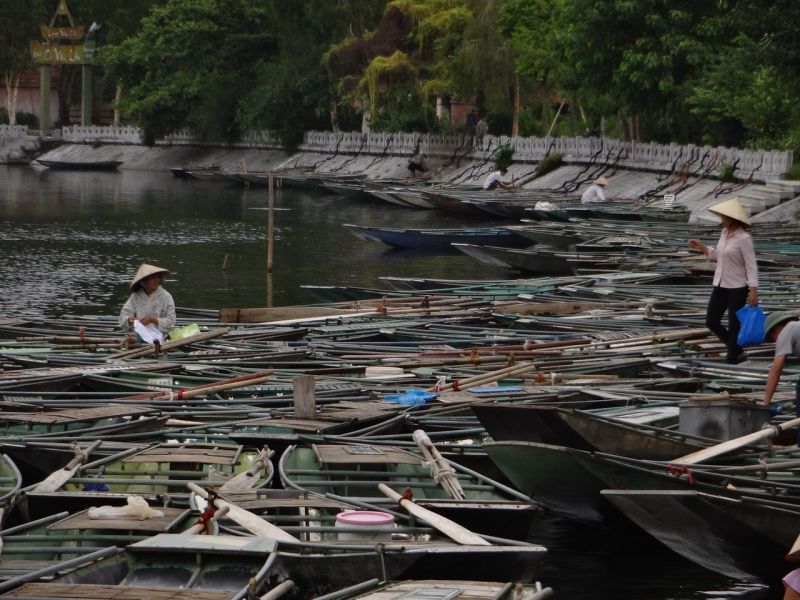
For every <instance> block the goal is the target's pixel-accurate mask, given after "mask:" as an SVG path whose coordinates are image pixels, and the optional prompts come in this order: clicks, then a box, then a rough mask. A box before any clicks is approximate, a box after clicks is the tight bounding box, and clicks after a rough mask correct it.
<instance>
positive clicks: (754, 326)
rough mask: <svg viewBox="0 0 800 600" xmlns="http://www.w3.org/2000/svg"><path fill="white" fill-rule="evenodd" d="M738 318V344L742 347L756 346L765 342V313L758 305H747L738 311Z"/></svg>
mask: <svg viewBox="0 0 800 600" xmlns="http://www.w3.org/2000/svg"><path fill="white" fill-rule="evenodd" d="M736 318H737V319H739V337H738V338H736V343H737V344H739V345H740V346H743V347H744V346H755V345H756V344H761V343H762V342H763V341H764V333H765V332H764V321H766V320H767V317H766V316H764V311H763V310H761V307H760V306H758V305H755V306H750V305H749V304H745V305H744V306H743V307H742V308H740V309H739V310H737V311H736Z"/></svg>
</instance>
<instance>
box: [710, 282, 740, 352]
mask: <svg viewBox="0 0 800 600" xmlns="http://www.w3.org/2000/svg"><path fill="white" fill-rule="evenodd" d="M747 291H748V290H747V287H741V288H723V287H719V286H714V287H713V288H712V289H711V298H709V299H708V309H707V310H706V327H708V328H709V329H710V330H711V331H712V332H713V333H714V334H715V335H716V336H717V337H718V338H719V339H720V341H721V342H722V343H723V344H725V345H726V346H727V347H728V353H727V355H726V356H725V362H727V363H730V364H732V365H733V364H736V358H737V357H738V356H739V355H740V354H741V353H742V348H741V346H739V344H737V343H736V339H737V338H738V337H739V319H738V318H737V317H736V311H737V310H739V309H740V308H742V307H743V306H744V304H745V302H747ZM726 310H727V311H728V328H727V329H726V328H725V326H724V325H723V324H722V315H724V314H725V311H726Z"/></svg>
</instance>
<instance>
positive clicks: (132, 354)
mask: <svg viewBox="0 0 800 600" xmlns="http://www.w3.org/2000/svg"><path fill="white" fill-rule="evenodd" d="M229 332H230V328H229V327H222V328H219V329H211V330H210V331H203V332H200V333H198V334H196V335H190V336H189V337H187V338H183V339H182V340H177V341H175V342H167V343H165V344H161V352H166V351H167V350H172V349H173V348H180V347H181V346H186V345H187V344H193V343H195V342H202V341H205V340H210V339H212V338H215V337H219V336H221V335H225V334H226V333H229ZM155 352H156V347H155V346H154V345H152V344H148V345H147V346H145V347H144V348H135V349H133V350H126V351H125V352H117V353H116V354H110V355H109V356H107V357H106V360H118V359H121V358H141V357H142V356H148V355H150V354H155Z"/></svg>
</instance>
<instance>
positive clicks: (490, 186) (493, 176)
mask: <svg viewBox="0 0 800 600" xmlns="http://www.w3.org/2000/svg"><path fill="white" fill-rule="evenodd" d="M507 173H508V169H506V168H505V167H502V168H501V169H500V170H499V171H495V172H494V173H489V176H488V177H487V178H486V181H484V182H483V189H485V190H494V189H497V187H498V186H499V187H501V188H503V189H504V190H510V189H511V188H513V187H514V183H513V182H507V181H503V177H505V176H506V174H507Z"/></svg>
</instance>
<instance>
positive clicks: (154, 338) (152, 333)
mask: <svg viewBox="0 0 800 600" xmlns="http://www.w3.org/2000/svg"><path fill="white" fill-rule="evenodd" d="M133 330H134V331H135V332H136V333H137V334H138V335H139V337H140V338H142V341H143V342H145V343H146V344H152V343H154V342H158V343H159V344H163V343H164V334H163V333H161V331H160V330H159V329H158V328H157V327H156V326H154V325H142V322H141V321H140V320H139V319H136V320H135V321H134V322H133Z"/></svg>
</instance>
